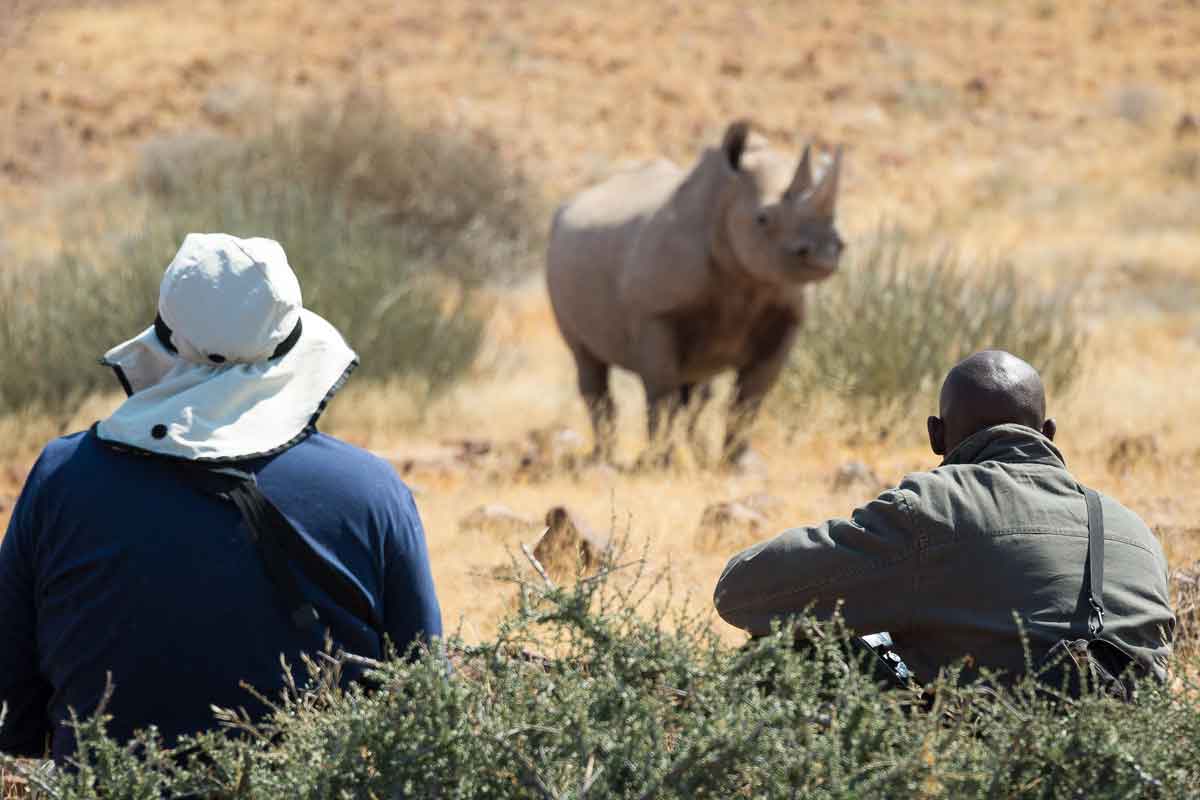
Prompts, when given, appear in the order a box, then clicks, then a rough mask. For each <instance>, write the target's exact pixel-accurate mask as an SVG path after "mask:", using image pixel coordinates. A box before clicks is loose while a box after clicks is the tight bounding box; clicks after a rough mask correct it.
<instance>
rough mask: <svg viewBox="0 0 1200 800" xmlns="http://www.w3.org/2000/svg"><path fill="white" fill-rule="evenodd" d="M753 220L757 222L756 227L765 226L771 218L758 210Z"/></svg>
mask: <svg viewBox="0 0 1200 800" xmlns="http://www.w3.org/2000/svg"><path fill="white" fill-rule="evenodd" d="M754 221H755V222H757V223H758V227H760V228H765V227H767V225H768V224H769V223H770V222H771V218H770V217H768V216H767V212H765V211H760V212H758V213H757V214H756V215H755V216H754Z"/></svg>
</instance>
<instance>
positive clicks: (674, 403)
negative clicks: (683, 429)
mask: <svg viewBox="0 0 1200 800" xmlns="http://www.w3.org/2000/svg"><path fill="white" fill-rule="evenodd" d="M644 386H645V390H646V432H647V444H646V452H645V453H644V454H643V455H642V457H641V458H640V459H638V462H639V464H640V465H641V466H651V467H666V466H669V465H670V463H671V449H672V447H673V445H674V441H675V421H676V419H677V418H678V417H679V411H680V409H681V408H683V407H684V406H683V395H684V392H683V390H682V389H680V388H679V387H667V386H660V385H654V384H650V383H644Z"/></svg>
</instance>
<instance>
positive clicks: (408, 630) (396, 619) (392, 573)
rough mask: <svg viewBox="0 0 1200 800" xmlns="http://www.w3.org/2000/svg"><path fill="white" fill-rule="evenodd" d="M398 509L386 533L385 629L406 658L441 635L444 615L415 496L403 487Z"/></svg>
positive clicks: (401, 487)
mask: <svg viewBox="0 0 1200 800" xmlns="http://www.w3.org/2000/svg"><path fill="white" fill-rule="evenodd" d="M400 491H401V498H400V503H399V508H398V509H396V512H397V513H396V514H395V516H394V518H393V524H392V525H391V530H389V531H388V532H387V542H386V553H387V562H386V564H385V568H384V580H385V587H384V616H383V621H384V626H385V627H386V628H387V632H388V636H390V637H391V640H392V644H393V645H395V647H396V652H398V653H400V654H404V653H406V652H407V651H408V648H409V647H410V646H411V645H412V643H413V642H415V641H422V642H428V641H429V640H430V639H433V638H440V637H441V635H442V611H441V608H440V606H439V605H438V599H437V593H436V592H435V591H434V587H433V573H432V571H431V569H430V566H429V550H428V547H427V545H426V543H425V530H424V528H423V527H422V525H421V515H420V514H419V513H418V511H417V505H416V503H415V502H414V501H413V497H412V492H410V491H409V490H408V488H407V487H405V486H403V485H401V486H400Z"/></svg>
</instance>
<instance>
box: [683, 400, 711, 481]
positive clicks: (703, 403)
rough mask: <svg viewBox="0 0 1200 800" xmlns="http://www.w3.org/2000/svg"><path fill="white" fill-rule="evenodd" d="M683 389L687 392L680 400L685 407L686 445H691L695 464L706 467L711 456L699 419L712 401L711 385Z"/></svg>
mask: <svg viewBox="0 0 1200 800" xmlns="http://www.w3.org/2000/svg"><path fill="white" fill-rule="evenodd" d="M684 388H685V389H688V390H689V391H688V392H687V394H686V395H683V396H682V397H681V398H680V399H681V400H682V402H683V405H684V406H685V414H686V416H687V440H688V444H690V445H691V448H692V453H693V455H694V457H695V459H696V463H697V464H698V465H700V466H702V467H704V466H708V463H709V461H710V459H711V457H712V454H711V453H710V452H709V450H708V442H707V441H706V440H705V438H704V431H702V430H701V429H700V417H701V416H702V415H703V414H704V409H705V408H707V407H708V404H709V402H710V401H711V400H712V397H713V388H712V384H711V383H708V382H705V383H701V384H688V385H687V386H685V387H684Z"/></svg>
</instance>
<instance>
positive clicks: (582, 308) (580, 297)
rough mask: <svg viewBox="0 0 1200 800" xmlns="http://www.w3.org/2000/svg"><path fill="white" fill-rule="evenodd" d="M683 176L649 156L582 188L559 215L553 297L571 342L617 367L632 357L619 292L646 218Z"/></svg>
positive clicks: (550, 284)
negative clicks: (642, 162) (649, 158)
mask: <svg viewBox="0 0 1200 800" xmlns="http://www.w3.org/2000/svg"><path fill="white" fill-rule="evenodd" d="M681 177H682V172H681V171H680V169H679V168H678V167H677V166H675V165H674V164H672V163H671V162H670V161H666V160H656V161H652V162H648V163H646V164H644V165H641V166H639V167H637V168H634V169H630V170H627V171H624V172H621V173H618V174H617V175H614V176H613V177H611V178H609V179H608V180H606V181H604V182H603V183H600V184H597V185H596V186H593V187H591V188H589V189H586V190H584V191H583V192H580V193H579V194H578V195H576V196H575V197H574V198H572V199H571V200H569V201H568V202H567V203H566V204H564V205H563V206H562V207H561V208H559V210H558V212H557V213H556V214H555V216H554V223H553V226H552V228H551V232H550V245H549V250H548V254H547V263H546V283H547V288H548V290H549V293H550V303H551V306H552V307H553V309H554V315H555V318H556V319H557V321H558V325H559V328H560V329H561V330H562V333H563V335H564V337H565V338H566V339H567V341H568V343H569V344H572V345H574V346H582V347H584V348H585V349H586V350H588V351H589V352H590V353H591V354H592V355H593V356H594V357H596V358H598V359H600V360H602V361H604V362H606V363H609V364H616V365H618V366H629V365H630V362H631V358H630V355H629V348H630V345H631V341H630V340H631V337H630V334H629V330H630V323H631V320H630V316H631V313H636V312H632V311H631V309H630V308H629V307H628V303H627V302H626V301H625V300H624V299H623V297H622V292H621V276H622V274H623V273H624V272H626V271H627V270H628V269H629V265H630V262H631V259H633V258H634V257H635V254H636V252H637V250H638V242H639V239H641V238H642V237H643V235H644V233H645V230H646V227H647V223H648V222H649V221H650V220H652V219H654V217H655V215H656V214H657V212H658V211H659V210H660V209H661V208H662V206H663V205H664V203H666V201H667V200H668V198H670V196H671V194H672V193H673V192H674V190H675V189H676V187H677V186H678V184H679V181H680V179H681Z"/></svg>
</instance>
